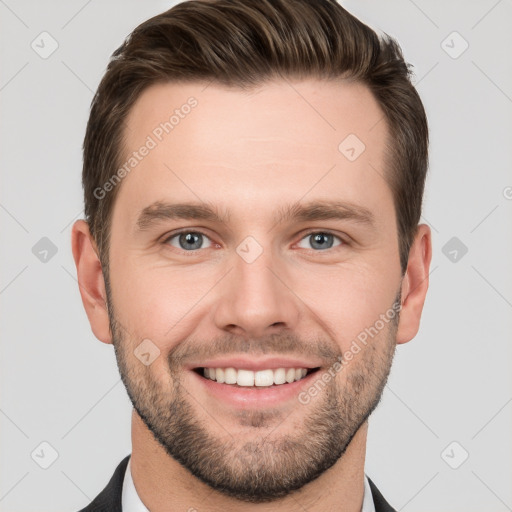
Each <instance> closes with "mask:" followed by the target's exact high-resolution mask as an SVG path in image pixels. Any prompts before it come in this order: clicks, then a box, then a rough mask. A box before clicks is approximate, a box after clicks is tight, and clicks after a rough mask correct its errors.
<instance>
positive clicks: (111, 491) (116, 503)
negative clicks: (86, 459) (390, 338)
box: [79, 455, 396, 512]
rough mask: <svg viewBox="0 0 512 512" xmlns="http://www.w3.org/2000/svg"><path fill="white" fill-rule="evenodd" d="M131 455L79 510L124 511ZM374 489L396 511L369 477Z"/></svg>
mask: <svg viewBox="0 0 512 512" xmlns="http://www.w3.org/2000/svg"><path fill="white" fill-rule="evenodd" d="M129 458H130V455H127V456H126V457H125V458H124V459H123V460H122V461H121V463H120V464H119V466H117V468H116V470H115V471H114V475H113V476H112V478H111V479H110V482H109V483H108V484H107V486H106V487H105V489H103V491H101V492H100V493H99V494H98V496H96V498H95V499H94V500H93V501H92V502H91V503H90V504H89V505H87V507H85V508H83V509H82V510H80V511H79V512H122V507H121V496H122V491H123V481H124V474H125V471H126V466H127V465H128V460H129ZM368 480H369V482H370V487H371V489H372V495H373V502H374V503H375V511H376V512H396V510H395V509H394V508H392V507H391V506H390V505H389V503H388V502H387V501H386V500H385V499H384V497H383V496H382V494H381V493H380V492H379V490H378V489H377V487H375V484H374V483H373V482H372V481H371V480H370V479H369V478H368Z"/></svg>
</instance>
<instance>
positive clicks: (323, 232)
mask: <svg viewBox="0 0 512 512" xmlns="http://www.w3.org/2000/svg"><path fill="white" fill-rule="evenodd" d="M183 233H194V234H198V235H202V236H204V237H206V238H208V240H210V241H211V242H212V243H215V242H213V240H211V238H210V237H209V236H208V235H207V234H206V233H205V232H203V231H201V230H199V229H182V230H180V231H176V232H175V233H172V234H171V235H169V236H167V237H165V239H164V240H163V241H162V244H163V245H166V246H169V241H170V240H172V239H173V238H175V237H177V236H179V235H181V234H183ZM313 234H322V235H332V236H333V237H334V238H337V239H338V240H339V241H340V242H341V244H340V245H337V246H334V247H330V248H328V249H323V250H315V249H306V250H307V251H310V252H314V253H326V252H332V251H333V250H334V249H337V248H340V247H343V246H346V245H349V243H348V242H347V240H345V239H343V238H342V237H340V236H339V235H336V234H335V233H333V232H332V231H329V230H318V229H312V230H311V231H308V232H307V233H305V234H303V235H302V237H301V238H300V240H299V242H301V241H302V240H304V239H305V238H307V237H308V236H311V235H313ZM172 249H173V250H177V251H179V252H181V253H182V254H183V253H184V254H187V255H193V254H195V253H197V252H199V251H200V250H201V249H195V250H190V251H186V250H185V249H180V248H178V247H174V246H172ZM207 249H208V247H207Z"/></svg>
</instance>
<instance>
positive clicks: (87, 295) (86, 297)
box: [71, 220, 112, 343]
mask: <svg viewBox="0 0 512 512" xmlns="http://www.w3.org/2000/svg"><path fill="white" fill-rule="evenodd" d="M71 248H72V251H73V259H74V260H75V265H76V272H77V278H78V286H79V290H80V295H81V297H82V303H83V305H84V308H85V312H86V314H87V318H88V319H89V323H90V324H91V329H92V331H93V333H94V335H95V336H96V338H98V339H99V340H100V341H102V342H103V343H112V336H111V332H110V323H109V318H108V311H107V302H106V292H105V281H104V278H103V271H102V268H101V262H100V259H99V257H98V252H97V248H96V244H95V242H94V239H93V237H92V235H91V233H90V230H89V225H88V224H87V222H85V221H84V220H77V221H76V222H75V223H74V224H73V229H72V232H71Z"/></svg>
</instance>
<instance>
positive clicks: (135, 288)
mask: <svg viewBox="0 0 512 512" xmlns="http://www.w3.org/2000/svg"><path fill="white" fill-rule="evenodd" d="M115 268H116V270H115V273H114V274H113V275H112V277H111V280H112V294H113V301H114V306H115V308H116V316H117V318H118V319H119V320H120V321H121V322H123V324H124V325H125V326H126V327H127V328H128V329H129V332H130V333H131V336H132V337H134V338H140V339H145V338H148V339H150V340H151V341H153V342H154V343H155V344H156V345H157V346H158V347H159V348H160V350H161V351H162V352H164V351H165V352H168V351H169V349H170V348H172V340H173V339H180V337H182V336H185V335H186V333H185V330H186V329H187V327H190V322H191V319H193V318H194V315H195V314H196V311H198V310H199V309H200V307H199V308H198V307H197V306H198V302H199V301H200V299H201V297H203V296H204V295H205V294H206V293H207V291H208V290H209V289H210V288H211V287H212V283H213V282H214V277H215V276H212V279H211V281H212V282H210V279H209V278H208V276H206V275H204V272H203V274H202V277H201V276H199V275H198V274H197V272H196V273H192V272H190V271H189V270H187V269H185V268H183V267H181V268H175V269H172V268H170V267H169V266H167V267H166V266H163V265H160V266H158V265H153V266H144V265H142V264H141V263H140V261H136V259H135V258H134V259H133V261H132V262H130V261H129V260H128V259H126V260H125V261H119V262H118V266H117V267H115ZM196 308H197V309H196Z"/></svg>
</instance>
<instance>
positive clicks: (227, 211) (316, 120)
mask: <svg viewBox="0 0 512 512" xmlns="http://www.w3.org/2000/svg"><path fill="white" fill-rule="evenodd" d="M191 97H193V98H194V100H189V98H191ZM187 100H189V101H188V105H190V108H186V107H184V105H187ZM192 105H194V106H192ZM176 109H178V112H176V111H175V110H176ZM173 113H174V114H176V115H175V118H174V119H173V120H172V121H171V123H172V127H170V125H165V122H166V121H169V118H170V116H171V115H172V114H173ZM382 115H383V114H382V111H381V110H380V108H379V107H378V104H377V103H376V101H375V100H374V98H373V97H372V95H371V94H370V92H369V91H368V90H367V89H366V88H365V87H364V86H362V85H358V84H353V83H352V84H350V83H333V82H320V81H317V80H307V81H301V82H293V87H292V83H287V82H285V81H279V82H277V81H276V82H272V83H267V84H265V85H263V86H261V87H260V88H258V89H256V90H253V91H251V92H242V91H241V90H238V89H228V88H222V87H220V86H216V85H214V84H210V85H209V86H208V87H206V88H205V85H204V84H199V83H189V84H159V85H155V86H152V87H150V88H149V89H147V90H146V91H145V92H144V93H143V94H142V95H141V96H140V98H139V99H138V101H137V102H136V104H135V105H134V106H133V108H132V110H131V112H130V115H129V117H128V119H127V127H128V128H127V130H126V133H125V137H126V148H127V152H126V154H125V157H126V160H127V161H128V159H129V158H130V156H133V154H132V152H133V151H138V150H139V148H141V147H142V146H144V145H146V147H149V150H148V151H144V150H142V151H139V157H140V158H139V157H137V163H136V165H135V166H133V168H131V170H130V171H129V173H127V175H126V176H125V177H124V178H123V180H122V183H121V184H120V185H117V186H120V187H121V188H120V190H119V195H118V197H117V199H116V202H115V205H114V209H113V213H112V231H111V243H110V253H109V269H110V276H109V282H107V283H106V285H107V294H108V302H109V312H110V329H111V331H112V342H113V343H114V346H115V351H116V357H117V361H118V365H119V369H120V372H121V376H122V379H123V382H124V384H125V386H126V388H127V391H128V394H129V396H130V399H131V401H132V403H133V406H134V408H135V410H136V411H137V413H138V414H139V416H140V417H141V418H142V420H143V421H144V423H145V424H146V426H147V428H148V429H149V430H150V431H151V432H152V433H153V435H154V437H155V438H156V439H157V440H158V441H159V442H160V444H161V445H162V447H163V448H164V449H165V450H166V452H167V453H168V454H169V455H170V456H171V457H173V458H174V459H176V460H177V461H179V462H180V463H181V464H182V465H183V466H184V467H186V468H188V469H189V470H190V472H191V473H193V474H194V475H195V476H196V477H198V478H199V479H201V480H202V481H204V482H206V483H207V484H209V485H210V486H212V487H213V488H215V489H217V490H218V491H220V492H221V493H224V494H225V495H229V496H232V497H235V498H238V499H240V500H244V501H250V502H255V503H256V502H265V501H270V500H273V499H276V498H278V497H283V496H285V495H287V494H288V493H290V492H292V491H293V490H295V489H299V488H301V487H303V486H304V485H305V484H307V483H308V482H311V481H312V480H314V479H315V478H317V477H318V476H319V475H321V474H322V473H323V472H324V471H326V470H327V469H328V468H330V467H331V466H333V465H334V464H335V463H336V462H337V461H338V460H339V459H340V457H342V455H343V453H344V452H345V449H346V447H347V445H348V444H349V443H350V441H351V439H352V438H353V436H354V435H355V434H356V432H357V431H358V430H359V429H360V428H361V427H362V425H363V424H364V423H365V420H366V419H367V417H368V415H369V414H370V413H371V412H372V410H373V409H374V407H375V406H376V404H377V403H378V401H379V399H380V396H381V393H382V390H383V387H384V384H385V382H386V379H387V376H388V374H389V370H390V366H391V362H392V358H393V354H394V350H395V346H396V333H397V328H398V314H397V313H396V308H395V309H394V310H393V311H394V312H395V313H396V314H394V315H391V314H390V313H389V312H390V311H391V310H392V308H393V305H394V303H396V302H398V303H399V302H400V286H401V271H400V262H399V253H398V237H397V229H396V217H395V210H394V206H393V197H392V194H391V191H390V189H389V187H388V185H387V183H386V181H385V180H384V178H383V176H384V174H385V171H384V157H385V141H386V137H387V131H386V130H387V127H386V123H385V122H380V123H379V122H378V121H379V120H380V119H381V118H382ZM178 119H179V120H178ZM161 123H164V124H161ZM158 128H160V129H158ZM166 129H167V130H166ZM148 137H149V138H148ZM347 137H349V138H348V139H346V138H347ZM150 139H151V141H152V142H151V141H150ZM345 139H346V141H345ZM344 141H345V142H344ZM340 143H341V145H340ZM362 144H364V147H363V146H362ZM141 153H145V155H144V156H141ZM132 163H133V162H132ZM384 318H385V319H386V320H385V321H384ZM363 333H366V337H365V336H364V334H363ZM368 333H371V335H369V334H368ZM363 340H364V342H363ZM354 347H357V349H356V348H354ZM349 353H351V354H352V356H351V355H350V354H349ZM204 368H208V370H204ZM210 368H211V369H212V370H210ZM214 368H217V370H213V369H214ZM227 368H230V369H229V370H227ZM218 369H220V370H218ZM293 369H296V370H295V371H294V370H293ZM205 374H206V377H205V376H204V375H205ZM210 374H211V375H210ZM304 374H305V376H304ZM327 375H328V376H329V377H326V376H327ZM213 376H215V377H214V378H215V379H216V380H212V378H211V377H213ZM253 379H255V381H256V384H255V385H254V380H253ZM296 379H299V380H296ZM234 380H236V382H237V383H236V384H235V383H233V381H234ZM226 381H228V382H230V383H226ZM283 381H284V383H283ZM251 384H252V385H251ZM314 390H316V391H314Z"/></svg>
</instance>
